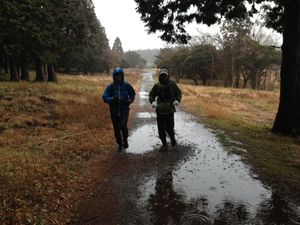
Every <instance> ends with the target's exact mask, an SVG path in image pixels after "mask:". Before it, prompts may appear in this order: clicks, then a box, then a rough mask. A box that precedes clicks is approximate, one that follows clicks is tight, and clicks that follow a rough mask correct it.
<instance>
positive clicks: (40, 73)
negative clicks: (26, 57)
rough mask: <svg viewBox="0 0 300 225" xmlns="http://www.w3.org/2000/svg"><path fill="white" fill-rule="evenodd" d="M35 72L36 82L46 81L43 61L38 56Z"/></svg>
mask: <svg viewBox="0 0 300 225" xmlns="http://www.w3.org/2000/svg"><path fill="white" fill-rule="evenodd" d="M35 70H36V77H35V81H45V80H46V76H45V71H44V64H43V63H42V61H41V59H40V58H39V57H38V56H36V57H35Z"/></svg>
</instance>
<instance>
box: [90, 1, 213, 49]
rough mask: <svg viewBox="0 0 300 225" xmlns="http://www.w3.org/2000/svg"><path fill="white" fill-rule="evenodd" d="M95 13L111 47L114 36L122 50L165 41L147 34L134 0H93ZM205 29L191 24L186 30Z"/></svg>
mask: <svg viewBox="0 0 300 225" xmlns="http://www.w3.org/2000/svg"><path fill="white" fill-rule="evenodd" d="M94 4H95V11H96V14H97V16H98V18H99V20H100V22H101V24H102V26H104V28H105V31H106V35H107V37H108V39H109V43H110V46H111V47H112V45H113V42H114V40H115V39H116V37H119V38H120V39H121V42H122V46H123V49H124V51H128V50H138V49H148V48H149V49H153V48H163V47H164V46H166V43H165V42H163V41H161V40H160V39H159V37H158V35H157V34H151V35H148V33H147V31H146V27H145V26H144V23H143V22H142V21H141V19H140V14H138V13H137V12H136V11H135V8H136V3H135V1H134V0H94ZM199 27H200V28H201V30H204V31H207V30H208V29H207V28H206V27H205V26H204V25H203V26H199V25H196V24H194V25H191V26H190V27H189V28H188V31H189V32H190V33H191V34H197V31H196V30H197V28H199Z"/></svg>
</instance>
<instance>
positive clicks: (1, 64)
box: [0, 48, 4, 74]
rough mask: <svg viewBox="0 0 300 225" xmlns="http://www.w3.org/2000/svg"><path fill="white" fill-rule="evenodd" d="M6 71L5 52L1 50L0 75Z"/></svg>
mask: <svg viewBox="0 0 300 225" xmlns="http://www.w3.org/2000/svg"><path fill="white" fill-rule="evenodd" d="M3 69H4V51H3V49H2V48H0V74H3Z"/></svg>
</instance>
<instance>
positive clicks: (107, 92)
mask: <svg viewBox="0 0 300 225" xmlns="http://www.w3.org/2000/svg"><path fill="white" fill-rule="evenodd" d="M111 88H112V85H108V86H107V87H106V89H105V91H104V93H103V96H102V99H103V101H104V102H105V103H109V104H111V103H112V102H113V100H114V96H110V93H111Z"/></svg>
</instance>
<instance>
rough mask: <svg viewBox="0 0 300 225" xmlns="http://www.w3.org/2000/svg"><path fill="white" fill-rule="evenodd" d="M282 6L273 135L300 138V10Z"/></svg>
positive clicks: (290, 2) (290, 3) (286, 4)
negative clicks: (279, 81) (280, 53)
mask: <svg viewBox="0 0 300 225" xmlns="http://www.w3.org/2000/svg"><path fill="white" fill-rule="evenodd" d="M292 2H293V3H292ZM284 4H285V9H284V16H283V45H282V65H281V73H280V76H281V83H280V85H281V89H280V102H279V108H278V112H277V115H276V118H275V121H274V125H273V129H272V131H273V132H279V133H282V134H287V135H290V134H294V135H300V10H299V7H300V6H298V5H297V6H295V5H294V4H299V3H297V2H296V1H284Z"/></svg>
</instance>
